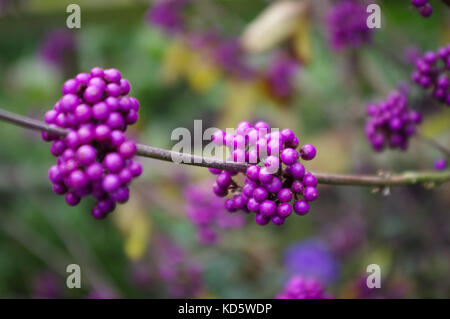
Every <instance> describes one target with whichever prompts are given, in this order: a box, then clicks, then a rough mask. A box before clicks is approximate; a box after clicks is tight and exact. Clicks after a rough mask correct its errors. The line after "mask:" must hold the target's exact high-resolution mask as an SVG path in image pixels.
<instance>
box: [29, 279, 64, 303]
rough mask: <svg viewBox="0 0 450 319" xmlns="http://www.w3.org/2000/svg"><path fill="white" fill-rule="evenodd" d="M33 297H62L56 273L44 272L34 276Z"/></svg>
mask: <svg viewBox="0 0 450 319" xmlns="http://www.w3.org/2000/svg"><path fill="white" fill-rule="evenodd" d="M32 293H33V297H34V298H38V299H57V298H62V297H63V292H62V288H61V285H60V281H59V278H58V276H57V275H55V274H53V273H51V272H44V273H42V274H39V275H37V276H36V277H35V280H34V284H33V292H32Z"/></svg>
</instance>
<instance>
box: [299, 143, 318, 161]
mask: <svg viewBox="0 0 450 319" xmlns="http://www.w3.org/2000/svg"><path fill="white" fill-rule="evenodd" d="M300 156H301V157H302V159H304V160H305V161H309V160H312V159H313V158H314V157H316V148H315V147H314V145H312V144H305V145H303V146H302V147H301V148H300Z"/></svg>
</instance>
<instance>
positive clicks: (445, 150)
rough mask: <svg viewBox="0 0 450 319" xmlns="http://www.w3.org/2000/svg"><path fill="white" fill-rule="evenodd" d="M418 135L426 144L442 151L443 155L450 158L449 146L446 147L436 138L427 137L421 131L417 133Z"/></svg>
mask: <svg viewBox="0 0 450 319" xmlns="http://www.w3.org/2000/svg"><path fill="white" fill-rule="evenodd" d="M416 137H417V138H418V139H420V140H421V141H422V142H424V143H425V144H428V145H431V146H433V147H434V148H436V149H437V150H438V151H439V152H441V153H442V154H443V155H445V156H446V157H448V158H450V149H449V148H447V147H445V146H444V145H442V144H440V143H438V142H436V141H435V140H433V139H431V138H428V137H425V136H424V135H422V134H420V133H416Z"/></svg>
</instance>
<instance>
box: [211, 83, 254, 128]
mask: <svg viewBox="0 0 450 319" xmlns="http://www.w3.org/2000/svg"><path fill="white" fill-rule="evenodd" d="M258 93H259V88H258V83H257V82H254V81H239V80H237V79H230V80H229V81H228V90H227V96H226V98H225V110H224V114H223V116H222V119H221V121H220V123H219V127H222V128H227V127H230V128H231V127H236V125H237V124H238V123H239V122H240V121H242V119H248V118H250V115H251V114H252V113H253V110H254V108H255V106H256V103H257V101H258Z"/></svg>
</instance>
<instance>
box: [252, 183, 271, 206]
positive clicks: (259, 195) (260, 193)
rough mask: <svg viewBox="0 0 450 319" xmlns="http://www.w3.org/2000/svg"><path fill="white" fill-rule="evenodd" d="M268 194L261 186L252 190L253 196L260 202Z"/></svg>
mask: <svg viewBox="0 0 450 319" xmlns="http://www.w3.org/2000/svg"><path fill="white" fill-rule="evenodd" d="M267 196H268V193H267V191H266V190H265V189H264V188H263V187H257V188H255V190H254V191H253V198H254V199H255V200H256V201H257V202H258V203H262V202H263V201H264V200H265V199H266V198H267Z"/></svg>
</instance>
